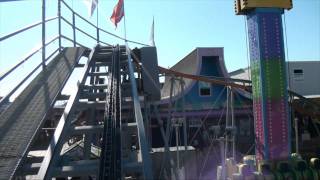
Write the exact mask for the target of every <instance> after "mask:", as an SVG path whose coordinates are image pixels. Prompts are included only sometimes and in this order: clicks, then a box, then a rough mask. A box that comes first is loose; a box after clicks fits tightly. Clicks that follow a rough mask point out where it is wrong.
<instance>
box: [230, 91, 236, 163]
mask: <svg viewBox="0 0 320 180" xmlns="http://www.w3.org/2000/svg"><path fill="white" fill-rule="evenodd" d="M233 103H234V101H233V91H232V88H231V87H230V104H231V126H232V157H233V159H234V160H236V137H235V135H236V134H235V133H236V132H237V131H236V128H235V121H234V104H233Z"/></svg>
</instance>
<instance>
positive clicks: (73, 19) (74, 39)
mask: <svg viewBox="0 0 320 180" xmlns="http://www.w3.org/2000/svg"><path fill="white" fill-rule="evenodd" d="M72 32H73V47H76V46H77V44H76V42H77V40H76V18H75V15H74V12H72Z"/></svg>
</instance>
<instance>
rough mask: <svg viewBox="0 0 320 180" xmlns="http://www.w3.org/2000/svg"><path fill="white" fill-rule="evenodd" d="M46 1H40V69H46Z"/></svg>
mask: <svg viewBox="0 0 320 180" xmlns="http://www.w3.org/2000/svg"><path fill="white" fill-rule="evenodd" d="M45 61H46V0H42V69H45V68H46V62H45Z"/></svg>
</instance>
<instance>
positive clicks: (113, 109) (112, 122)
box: [99, 46, 121, 180]
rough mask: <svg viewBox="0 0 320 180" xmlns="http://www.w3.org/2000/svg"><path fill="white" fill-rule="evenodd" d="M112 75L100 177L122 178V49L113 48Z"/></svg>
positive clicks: (110, 77)
mask: <svg viewBox="0 0 320 180" xmlns="http://www.w3.org/2000/svg"><path fill="white" fill-rule="evenodd" d="M110 73H111V75H110V76H109V82H108V84H109V88H108V92H109V93H108V95H107V98H106V99H107V103H106V108H105V117H104V131H103V143H102V153H101V156H100V167H99V179H110V180H113V179H114V180H116V179H121V128H120V127H121V91H120V83H121V81H120V49H119V46H116V47H115V48H113V53H112V63H111V71H110Z"/></svg>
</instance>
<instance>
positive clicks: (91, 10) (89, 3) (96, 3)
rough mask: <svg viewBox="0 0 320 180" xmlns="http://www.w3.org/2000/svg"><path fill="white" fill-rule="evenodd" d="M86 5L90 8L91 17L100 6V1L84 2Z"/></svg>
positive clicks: (90, 0) (89, 0) (88, 0)
mask: <svg viewBox="0 0 320 180" xmlns="http://www.w3.org/2000/svg"><path fill="white" fill-rule="evenodd" d="M84 4H85V5H86V6H87V7H88V13H89V16H90V17H91V16H92V14H93V13H94V10H95V9H96V7H97V6H98V0H84Z"/></svg>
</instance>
